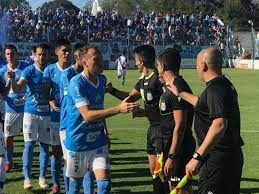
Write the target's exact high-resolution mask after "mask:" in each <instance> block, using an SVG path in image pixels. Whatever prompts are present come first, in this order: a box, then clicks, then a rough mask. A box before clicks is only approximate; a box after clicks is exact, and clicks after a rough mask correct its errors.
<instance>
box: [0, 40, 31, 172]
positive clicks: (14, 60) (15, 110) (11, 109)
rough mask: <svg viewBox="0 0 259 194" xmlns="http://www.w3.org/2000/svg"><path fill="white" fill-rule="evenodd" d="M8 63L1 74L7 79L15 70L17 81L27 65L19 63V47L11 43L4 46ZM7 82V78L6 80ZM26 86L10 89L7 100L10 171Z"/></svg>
mask: <svg viewBox="0 0 259 194" xmlns="http://www.w3.org/2000/svg"><path fill="white" fill-rule="evenodd" d="M4 52H5V58H6V60H7V64H6V65H5V66H4V67H3V68H2V69H1V70H0V76H1V77H2V78H3V79H5V74H6V73H7V72H8V71H13V72H15V81H18V80H19V79H20V76H21V73H22V71H23V70H24V69H25V68H26V67H27V64H25V63H19V61H18V54H17V48H16V47H15V46H14V45H12V44H10V45H6V46H5V48H4ZM4 81H5V83H6V81H7V80H6V79H5V80H4ZM24 95H25V87H24V88H22V90H21V91H19V92H18V93H14V92H13V91H12V90H10V91H9V93H8V95H7V96H6V97H5V98H4V100H5V119H4V136H5V145H6V164H5V170H6V172H8V171H9V170H10V169H11V168H12V167H13V139H14V137H15V136H18V135H20V132H21V129H22V120H23V109H24V99H23V97H24Z"/></svg>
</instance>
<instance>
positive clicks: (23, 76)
mask: <svg viewBox="0 0 259 194" xmlns="http://www.w3.org/2000/svg"><path fill="white" fill-rule="evenodd" d="M29 70H30V68H28V67H27V68H25V69H24V70H23V71H22V74H21V78H20V79H24V80H26V81H28V80H29V79H30V76H31V75H30V71H29Z"/></svg>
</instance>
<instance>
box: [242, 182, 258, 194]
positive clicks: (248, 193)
mask: <svg viewBox="0 0 259 194" xmlns="http://www.w3.org/2000/svg"><path fill="white" fill-rule="evenodd" d="M241 181H243V182H254V183H259V179H256V178H242V179H241ZM258 185H259V184H258ZM240 193H242V194H252V193H259V187H251V188H241V189H240Z"/></svg>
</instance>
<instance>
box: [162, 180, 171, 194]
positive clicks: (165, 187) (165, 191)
mask: <svg viewBox="0 0 259 194" xmlns="http://www.w3.org/2000/svg"><path fill="white" fill-rule="evenodd" d="M162 184H163V189H164V194H168V193H170V188H169V184H168V182H167V181H166V182H162Z"/></svg>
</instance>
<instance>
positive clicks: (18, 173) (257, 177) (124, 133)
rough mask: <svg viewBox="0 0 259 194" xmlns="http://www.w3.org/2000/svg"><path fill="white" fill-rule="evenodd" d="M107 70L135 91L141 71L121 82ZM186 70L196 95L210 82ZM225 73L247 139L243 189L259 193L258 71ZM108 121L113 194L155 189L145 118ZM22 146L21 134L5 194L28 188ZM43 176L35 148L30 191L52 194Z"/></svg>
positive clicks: (141, 193) (131, 72)
mask: <svg viewBox="0 0 259 194" xmlns="http://www.w3.org/2000/svg"><path fill="white" fill-rule="evenodd" d="M105 74H106V76H107V78H108V81H111V82H113V85H114V86H115V87H116V88H118V89H120V90H125V91H129V90H131V89H132V88H133V87H134V85H135V83H136V82H137V80H138V77H139V76H140V75H139V73H138V72H137V71H135V70H128V71H127V79H126V86H124V87H121V86H120V81H119V80H118V79H117V75H116V71H105ZM181 74H182V75H183V76H184V78H185V79H186V80H187V82H188V83H189V84H190V86H191V88H192V90H193V92H194V93H195V94H200V93H201V92H202V90H203V89H204V87H205V84H204V83H202V82H201V81H200V80H199V79H198V78H197V74H196V71H195V70H190V69H187V70H182V72H181ZM224 74H225V75H227V76H228V77H229V78H230V79H231V81H232V83H233V84H234V85H235V87H236V89H237V91H238V94H239V105H240V110H241V134H242V137H243V139H244V142H245V146H244V147H243V151H244V157H245V164H244V168H243V176H242V177H243V178H242V183H241V193H243V194H250V193H259V105H258V104H259V100H258V99H259V98H258V94H259V71H253V70H240V69H224ZM105 104H106V107H111V106H114V105H117V104H119V100H117V99H115V98H114V97H112V96H111V95H109V94H107V95H106V99H105ZM107 124H108V129H109V133H110V137H111V140H112V147H111V150H110V157H111V164H112V170H111V172H112V173H111V174H112V193H116V194H127V193H139V194H148V193H152V183H151V176H150V174H149V170H148V164H147V163H148V161H147V157H146V151H145V148H146V130H147V127H148V122H147V120H146V119H144V118H141V119H139V118H138V119H132V116H131V114H125V115H118V116H115V117H113V118H109V119H107ZM22 150H23V139H22V137H17V138H16V140H15V152H14V162H15V164H16V165H15V169H13V170H12V171H11V172H9V173H7V175H6V184H5V188H4V192H5V193H6V194H22V193H25V192H24V191H23V174H22V160H21V157H22ZM233 162H235V161H233ZM38 176H39V162H38V148H36V149H35V154H34V163H33V169H32V181H33V186H34V187H33V190H32V192H31V193H44V194H45V193H49V192H50V190H46V191H42V190H40V188H39V186H38ZM48 179H49V180H48V182H49V183H51V177H50V167H49V168H48ZM61 179H62V177H61ZM50 185H51V184H50ZM194 185H195V182H194ZM194 189H195V187H194Z"/></svg>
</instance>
